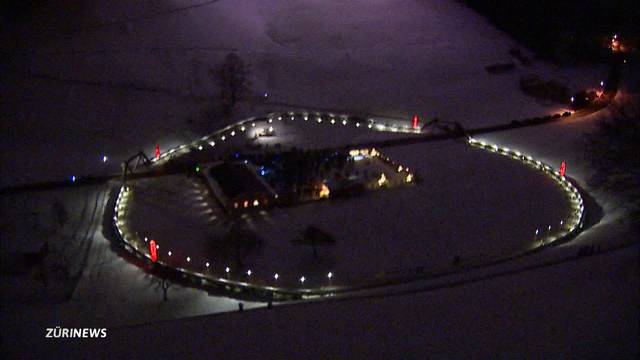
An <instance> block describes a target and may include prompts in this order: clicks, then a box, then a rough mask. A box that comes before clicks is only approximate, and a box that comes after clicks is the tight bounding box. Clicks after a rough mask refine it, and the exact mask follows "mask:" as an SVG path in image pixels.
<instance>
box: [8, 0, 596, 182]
mask: <svg viewBox="0 0 640 360" xmlns="http://www.w3.org/2000/svg"><path fill="white" fill-rule="evenodd" d="M195 3H196V2H195V1H193V2H191V1H160V2H154V5H153V6H151V5H145V6H142V5H133V4H131V3H130V2H128V1H94V2H91V3H87V4H80V5H78V6H76V7H69V8H64V7H63V6H62V5H61V4H59V5H58V6H56V5H49V7H46V8H44V9H43V10H42V14H40V15H39V16H37V17H36V20H34V22H35V21H37V25H34V26H25V28H17V29H14V31H13V32H18V33H19V38H20V39H23V40H24V42H22V43H13V42H11V41H10V40H11V37H10V36H11V35H12V32H8V33H7V34H6V35H5V36H3V38H2V40H3V41H2V44H3V50H4V51H7V52H9V54H10V56H9V57H7V58H6V59H5V60H4V61H3V63H2V65H3V68H5V69H6V70H5V72H6V75H3V81H2V82H1V83H0V91H1V92H2V94H3V103H2V112H3V114H4V115H3V116H4V117H5V118H6V119H7V120H6V121H10V122H11V124H12V126H11V131H9V132H7V133H6V134H5V135H4V136H3V137H2V142H1V144H0V146H1V149H2V151H1V152H0V153H1V154H2V155H1V156H2V158H1V159H0V160H2V161H1V162H2V164H3V168H5V169H12V170H13V171H11V172H7V174H6V175H5V176H2V184H3V185H7V184H15V183H24V182H34V181H42V180H47V179H63V178H65V177H67V176H69V175H73V174H92V173H96V172H102V171H104V168H105V165H104V164H101V163H100V162H99V159H100V157H101V156H102V154H103V153H107V154H108V155H109V156H111V158H112V159H113V163H112V164H107V165H106V166H107V167H108V169H109V170H111V171H113V170H117V169H118V162H119V161H120V160H122V159H124V158H126V157H127V156H128V155H130V154H132V153H135V152H137V151H138V150H140V149H142V150H145V151H146V152H147V153H151V152H152V150H153V147H154V145H155V144H160V146H161V148H168V147H171V146H173V145H175V144H176V143H178V142H184V140H187V139H194V138H195V137H196V136H197V135H198V134H203V133H207V132H210V131H213V130H214V129H216V128H219V127H220V126H221V125H223V124H222V123H221V122H220V121H221V120H218V119H215V120H211V119H205V118H203V117H202V116H201V115H200V114H201V112H200V111H201V109H202V108H203V107H205V106H206V103H207V99H208V98H207V97H210V96H217V91H216V90H215V86H214V84H213V81H212V80H211V79H210V77H209V74H208V70H209V68H210V67H214V68H215V66H216V64H218V63H220V62H221V61H222V59H223V58H224V56H225V55H226V54H227V53H228V52H229V51H231V50H236V51H237V53H238V54H239V55H240V56H241V57H242V58H243V59H244V60H245V61H247V62H248V63H250V65H251V69H252V70H251V74H250V77H251V80H252V83H253V85H252V92H253V94H255V95H259V96H260V97H261V95H262V94H263V93H264V92H265V91H267V92H268V93H269V94H270V95H269V100H268V102H267V103H264V101H262V100H259V101H258V100H255V101H254V100H251V101H246V102H245V103H244V104H243V105H242V107H241V109H239V111H238V112H237V113H236V115H235V116H236V118H243V117H246V116H249V115H256V114H259V113H261V112H263V111H264V110H268V109H277V108H280V107H282V106H284V105H287V104H289V105H297V106H299V107H310V108H328V109H344V110H345V111H349V112H352V113H357V112H364V113H373V114H381V115H386V116H391V117H403V118H406V119H407V120H409V118H410V116H411V115H412V114H413V113H418V114H420V115H421V117H423V118H425V119H426V118H432V117H434V116H437V117H439V118H441V119H444V120H451V121H459V122H461V123H462V124H463V125H464V126H467V127H474V126H481V125H487V124H495V123H500V122H503V121H505V120H506V119H517V118H523V117H530V116H537V115H539V114H541V113H547V112H557V110H559V108H560V107H559V106H546V105H542V104H540V103H537V102H536V101H532V99H531V98H529V97H527V96H525V95H523V94H522V93H521V92H520V91H519V90H518V79H519V77H520V76H521V75H523V74H528V73H537V74H540V75H541V77H543V78H566V81H567V82H568V84H569V86H570V87H571V88H579V87H582V86H584V85H587V84H597V83H598V82H599V81H600V80H601V77H602V76H604V75H605V74H606V69H604V68H602V69H592V68H587V69H583V68H580V69H574V68H570V69H560V68H557V67H554V66H552V65H548V64H544V63H538V62H536V63H534V65H533V67H531V68H524V67H518V68H517V70H516V71H514V72H511V73H508V74H503V75H499V76H496V75H491V74H489V73H487V72H486V71H485V70H484V67H485V66H486V65H489V64H493V63H497V62H504V61H509V60H510V58H509V55H508V51H509V48H510V47H512V46H517V44H515V43H514V42H513V41H512V40H511V39H510V38H509V37H508V36H506V35H505V34H502V33H500V32H499V31H497V30H495V29H494V28H493V27H492V26H490V25H489V24H488V23H487V21H486V20H485V19H483V18H482V17H480V16H479V15H477V14H475V13H473V12H472V11H471V10H469V9H467V8H465V7H464V6H462V5H460V4H458V3H456V2H453V1H448V0H431V1H428V2H415V1H389V0H384V1H383V0H378V1H373V2H372V1H364V0H358V1H351V2H348V3H344V2H340V1H334V2H326V1H304V2H287V1H266V2H265V1H258V0H254V1H243V2H242V4H238V3H237V2H234V1H218V2H213V3H211V4H209V5H207V6H201V7H197V8H193V9H187V10H184V11H176V12H173V13H170V14H165V15H157V16H154V15H153V14H155V13H157V12H160V13H162V12H163V11H166V10H168V9H173V8H181V7H185V6H189V5H190V4H195ZM145 4H146V3H145ZM363 7H366V9H367V11H366V12H363V11H361V9H362V8H363ZM114 14H119V15H114ZM125 14H126V15H125ZM142 14H150V15H148V16H141V15H142ZM61 19H64V20H61ZM116 19H117V20H118V21H117V22H115V23H114V24H111V25H108V24H109V23H110V22H113V21H114V20H116ZM127 19H132V20H130V21H123V20H127ZM97 24H98V25H99V24H106V25H104V26H96V25H97ZM69 29H86V30H84V31H76V32H69V31H67V30H69ZM470 59H473V61H470ZM192 95H193V96H192ZM194 96H195V97H194ZM478 99H482V100H481V101H478ZM188 118H191V119H194V121H193V122H187V119H188ZM52 119H56V121H55V122H54V121H52ZM24 137H30V138H31V139H32V140H31V141H30V142H29V144H25V143H24V141H22V140H21V139H23V138H24ZM18 154H24V156H22V155H18Z"/></svg>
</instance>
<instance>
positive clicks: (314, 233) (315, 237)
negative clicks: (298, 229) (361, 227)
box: [293, 225, 336, 258]
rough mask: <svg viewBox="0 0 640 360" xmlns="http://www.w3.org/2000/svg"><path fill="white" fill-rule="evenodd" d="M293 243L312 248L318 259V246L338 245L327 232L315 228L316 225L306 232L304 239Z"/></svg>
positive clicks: (314, 255)
mask: <svg viewBox="0 0 640 360" xmlns="http://www.w3.org/2000/svg"><path fill="white" fill-rule="evenodd" d="M293 243H294V244H298V245H309V246H311V249H313V257H315V258H317V257H318V249H317V246H318V245H333V244H335V243H336V240H335V239H334V238H333V236H331V235H330V234H328V233H327V232H325V231H323V230H321V229H319V228H317V227H315V226H314V225H309V226H307V228H306V229H305V230H304V233H303V234H302V237H299V238H295V239H293Z"/></svg>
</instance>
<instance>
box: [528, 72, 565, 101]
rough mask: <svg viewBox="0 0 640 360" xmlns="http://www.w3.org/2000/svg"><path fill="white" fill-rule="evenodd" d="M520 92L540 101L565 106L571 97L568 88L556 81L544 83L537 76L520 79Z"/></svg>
mask: <svg viewBox="0 0 640 360" xmlns="http://www.w3.org/2000/svg"><path fill="white" fill-rule="evenodd" d="M520 90H522V92H524V93H525V94H527V95H529V96H532V97H535V98H537V99H541V100H548V101H553V102H556V103H560V104H566V103H567V102H568V101H569V98H570V97H571V95H569V88H568V87H566V86H565V85H563V84H561V83H560V82H558V81H556V80H548V81H544V80H542V79H540V77H538V76H537V75H528V76H523V77H521V78H520Z"/></svg>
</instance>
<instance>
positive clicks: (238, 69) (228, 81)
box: [210, 53, 249, 112]
mask: <svg viewBox="0 0 640 360" xmlns="http://www.w3.org/2000/svg"><path fill="white" fill-rule="evenodd" d="M210 75H211V77H212V78H213V81H214V82H216V83H217V84H218V85H219V86H220V96H221V98H222V102H223V104H224V106H225V110H226V111H227V112H230V111H231V110H232V109H233V108H234V107H235V105H236V103H237V102H238V100H239V99H240V98H242V96H243V95H244V94H245V93H246V92H247V91H248V90H249V80H248V75H249V66H248V65H246V64H245V62H244V61H243V60H242V59H241V58H240V56H238V54H236V53H229V54H227V56H226V57H225V59H224V62H223V63H222V64H220V66H219V67H218V68H217V69H215V70H210Z"/></svg>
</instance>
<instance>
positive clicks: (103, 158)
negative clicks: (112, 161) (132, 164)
mask: <svg viewBox="0 0 640 360" xmlns="http://www.w3.org/2000/svg"><path fill="white" fill-rule="evenodd" d="M107 160H109V158H108V157H107V155H102V162H103V163H106V162H107Z"/></svg>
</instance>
